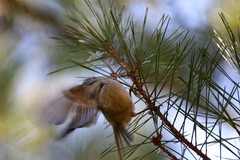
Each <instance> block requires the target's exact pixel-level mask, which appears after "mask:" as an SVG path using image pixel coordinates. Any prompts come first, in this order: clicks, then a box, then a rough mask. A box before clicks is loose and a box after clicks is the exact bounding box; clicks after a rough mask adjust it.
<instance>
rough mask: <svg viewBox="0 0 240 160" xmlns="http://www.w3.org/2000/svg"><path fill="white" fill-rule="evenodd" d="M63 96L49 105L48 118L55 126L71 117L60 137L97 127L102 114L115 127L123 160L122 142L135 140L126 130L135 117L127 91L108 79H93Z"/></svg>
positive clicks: (46, 113) (85, 81)
mask: <svg viewBox="0 0 240 160" xmlns="http://www.w3.org/2000/svg"><path fill="white" fill-rule="evenodd" d="M63 94H64V95H63V97H61V98H60V99H58V100H57V101H55V102H54V103H53V104H52V105H50V106H48V108H47V111H46V112H45V116H44V117H46V116H47V119H48V122H49V123H53V124H55V125H58V124H62V123H64V122H65V121H66V119H67V118H68V119H69V116H71V117H70V120H71V122H70V123H69V124H68V126H67V127H66V129H65V130H64V131H63V132H62V134H61V135H60V136H59V138H63V137H65V136H66V135H68V134H69V133H71V132H72V131H74V130H75V129H76V128H82V127H89V126H90V125H92V124H95V123H96V120H97V117H98V113H99V111H101V112H102V113H103V115H104V117H105V118H106V119H107V121H108V122H109V123H110V124H111V126H112V128H113V132H114V136H115V140H116V144H117V148H118V152H119V156H120V159H121V160H123V152H122V149H123V143H122V140H124V141H125V142H126V143H127V145H130V142H131V141H132V137H131V135H130V134H129V133H128V131H127V130H126V128H125V127H126V125H127V124H128V123H129V121H130V120H131V118H132V117H133V116H134V114H135V113H134V111H133V110H134V105H133V102H132V99H131V97H130V95H129V94H128V92H127V91H126V90H125V88H124V87H123V86H122V85H121V84H120V83H119V82H117V81H116V80H113V79H110V78H107V77H90V78H87V79H85V80H84V82H83V83H82V84H81V85H79V86H76V87H73V88H71V89H69V90H67V91H65V92H63Z"/></svg>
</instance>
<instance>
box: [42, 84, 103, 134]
mask: <svg viewBox="0 0 240 160" xmlns="http://www.w3.org/2000/svg"><path fill="white" fill-rule="evenodd" d="M90 96H91V95H90V94H89V93H88V92H86V91H85V87H84V86H81V85H80V86H76V87H74V88H72V89H70V90H68V91H65V92H64V96H62V97H61V98H59V99H57V100H56V101H54V102H53V103H52V104H51V105H50V106H48V108H46V111H45V112H44V113H45V116H44V117H46V119H47V122H48V123H50V124H55V125H59V124H62V123H64V122H65V121H66V120H68V119H69V120H70V123H67V126H66V127H65V129H64V130H63V131H62V132H61V134H60V135H59V136H58V137H57V138H64V137H65V136H66V135H68V134H69V133H71V132H72V131H74V130H75V129H76V128H82V127H89V126H90V125H93V124H95V123H96V121H97V117H98V109H97V107H96V106H97V105H96V102H95V100H94V99H91V97H90Z"/></svg>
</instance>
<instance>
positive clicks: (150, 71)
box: [61, 0, 240, 159]
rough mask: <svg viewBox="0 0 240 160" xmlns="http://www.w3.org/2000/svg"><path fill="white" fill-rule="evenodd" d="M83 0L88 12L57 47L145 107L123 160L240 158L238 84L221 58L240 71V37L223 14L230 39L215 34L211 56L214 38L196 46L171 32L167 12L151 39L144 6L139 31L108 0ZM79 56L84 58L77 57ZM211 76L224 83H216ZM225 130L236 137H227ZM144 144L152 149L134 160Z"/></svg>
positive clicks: (75, 15) (184, 34)
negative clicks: (121, 86) (126, 159)
mask: <svg viewBox="0 0 240 160" xmlns="http://www.w3.org/2000/svg"><path fill="white" fill-rule="evenodd" d="M85 2H86V4H87V6H88V9H89V10H90V13H91V15H89V14H88V15H86V14H85V13H84V12H81V10H79V9H75V10H74V11H72V12H71V13H70V14H69V16H68V18H69V20H71V24H69V25H67V26H66V28H65V29H64V32H65V35H66V38H64V39H61V43H62V45H64V46H65V47H67V48H69V49H70V51H72V53H73V54H72V55H71V56H70V58H69V59H70V61H71V62H72V63H73V65H74V66H80V67H83V68H85V69H87V70H89V71H93V72H96V73H98V74H100V75H103V76H111V77H112V78H115V79H117V80H118V81H120V82H121V83H122V84H124V85H125V86H126V87H129V89H130V92H132V93H134V95H135V96H136V97H137V98H138V100H137V101H136V102H135V106H136V108H137V107H138V104H139V103H140V102H143V103H144V104H145V105H146V107H145V108H146V110H144V111H142V112H141V113H139V114H138V115H137V116H136V117H134V118H133V121H132V123H131V124H130V126H129V129H130V132H131V133H132V134H134V135H135V137H141V138H143V139H142V141H141V142H136V143H135V144H133V145H132V146H130V147H129V148H127V149H126V153H127V155H126V156H127V157H131V159H132V157H134V158H135V159H144V158H146V157H147V156H148V155H149V154H153V153H156V152H155V151H157V152H158V151H159V150H160V155H161V156H168V157H169V158H172V159H175V158H180V159H199V158H202V159H210V158H216V157H217V158H220V159H222V158H228V157H224V155H223V153H228V155H230V157H234V158H235V159H240V155H239V153H240V149H239V145H240V144H239V136H240V130H239V118H240V109H239V97H240V96H239V84H238V83H237V82H235V80H233V79H232V78H231V77H230V76H229V75H228V74H227V73H226V71H225V70H224V68H222V67H221V66H220V59H219V58H218V55H219V54H220V53H221V54H222V55H223V57H224V58H225V59H226V60H227V61H228V62H230V63H231V64H232V65H233V66H234V68H236V69H237V70H238V71H239V68H240V67H239V64H240V63H239V55H238V50H239V49H238V39H237V37H236V36H234V34H233V32H232V30H231V28H230V27H229V25H228V23H227V21H226V19H225V18H224V15H223V14H220V17H221V18H222V20H223V22H224V25H225V27H226V29H227V31H228V36H227V37H226V39H224V40H223V39H221V38H220V36H218V34H217V32H215V33H216V35H217V36H218V40H219V41H220V44H219V45H218V46H219V48H220V50H213V51H212V49H210V46H211V45H212V44H213V43H212V41H211V40H208V39H206V40H205V41H204V43H203V45H202V46H201V47H197V46H195V41H194V37H191V36H189V31H188V30H184V29H182V28H179V29H177V30H175V31H173V32H172V33H171V32H170V31H169V24H170V18H169V17H168V16H166V15H163V16H162V18H161V19H160V20H159V23H158V25H157V26H156V28H155V29H154V31H153V32H152V33H150V34H149V31H148V30H147V29H146V26H147V16H148V9H146V14H145V17H144V18H143V23H142V25H141V26H140V27H139V25H137V24H136V22H135V21H134V19H133V17H132V16H131V15H129V16H127V17H124V14H123V13H124V7H119V6H117V4H116V3H114V2H113V1H111V0H109V1H108V2H107V3H106V4H105V3H103V2H102V1H100V0H99V1H98V2H97V4H98V7H95V5H93V4H92V2H90V1H89V0H86V1H85ZM89 17H91V18H89ZM238 37H239V35H238ZM82 54H83V55H85V56H86V55H87V56H88V57H89V58H88V59H87V60H86V59H84V58H81V56H82ZM72 56H73V57H72ZM183 68H184V74H183V72H181V69H183ZM215 73H218V77H221V78H224V79H227V81H228V84H229V85H228V86H223V85H221V84H220V83H219V82H218V81H217V80H216V79H215V77H216V76H214V75H215ZM186 77H187V78H186ZM128 79H130V80H131V82H129V81H128ZM147 126H148V128H149V130H150V131H151V133H150V134H148V135H145V134H144V133H143V131H142V128H143V127H147ZM226 127H228V128H230V129H231V130H232V132H233V133H235V134H232V135H231V134H229V135H228V131H227V130H226V129H225V128H226ZM223 128H224V129H223ZM233 142H234V143H235V144H237V145H233ZM145 145H146V146H149V145H151V146H156V147H153V148H152V150H150V151H149V153H143V154H142V155H134V153H135V152H136V151H137V150H139V149H141V148H142V147H144V146H145ZM114 146H115V145H114V144H112V145H111V146H109V148H107V149H106V150H105V151H104V152H103V153H102V156H105V155H106V154H109V152H111V151H113V150H114ZM213 147H218V148H217V149H214V150H215V153H214V154H212V153H210V150H211V149H212V148H213Z"/></svg>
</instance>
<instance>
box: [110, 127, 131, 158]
mask: <svg viewBox="0 0 240 160" xmlns="http://www.w3.org/2000/svg"><path fill="white" fill-rule="evenodd" d="M113 132H114V136H115V140H116V144H117V149H118V153H119V156H120V159H121V160H124V152H123V149H124V145H123V140H124V141H125V143H126V144H127V145H128V146H129V145H130V143H131V141H132V140H133V138H132V136H131V135H130V134H129V133H128V131H127V130H126V128H125V127H124V126H117V127H113Z"/></svg>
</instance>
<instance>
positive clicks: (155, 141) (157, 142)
mask: <svg viewBox="0 0 240 160" xmlns="http://www.w3.org/2000/svg"><path fill="white" fill-rule="evenodd" d="M161 140H162V135H161V134H159V135H158V136H157V137H153V138H152V139H151V142H152V143H153V144H154V145H155V146H158V148H160V149H161V150H162V151H163V152H164V153H166V154H167V155H168V156H169V157H170V158H171V159H172V160H177V157H176V156H175V155H173V154H172V153H171V152H170V151H169V150H167V149H166V148H165V147H164V146H163V145H162V143H161Z"/></svg>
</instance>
